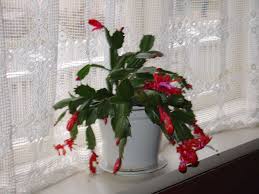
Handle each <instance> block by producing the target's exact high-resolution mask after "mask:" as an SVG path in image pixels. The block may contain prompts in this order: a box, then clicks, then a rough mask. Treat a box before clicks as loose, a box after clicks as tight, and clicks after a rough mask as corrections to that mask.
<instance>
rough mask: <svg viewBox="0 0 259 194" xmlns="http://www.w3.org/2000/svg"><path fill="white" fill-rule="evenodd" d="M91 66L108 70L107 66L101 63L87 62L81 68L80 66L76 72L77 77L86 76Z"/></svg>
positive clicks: (82, 77)
mask: <svg viewBox="0 0 259 194" xmlns="http://www.w3.org/2000/svg"><path fill="white" fill-rule="evenodd" d="M91 67H97V68H101V69H105V70H107V71H110V70H109V69H107V68H106V67H104V66H103V65H98V64H87V65H85V66H84V67H83V68H81V69H80V70H79V71H78V72H77V77H79V78H80V80H82V79H84V78H85V76H87V75H88V74H89V72H90V68H91Z"/></svg>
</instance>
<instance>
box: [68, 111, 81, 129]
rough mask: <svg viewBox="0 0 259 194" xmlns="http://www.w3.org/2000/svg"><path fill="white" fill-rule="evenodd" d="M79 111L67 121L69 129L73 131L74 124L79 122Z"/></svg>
mask: <svg viewBox="0 0 259 194" xmlns="http://www.w3.org/2000/svg"><path fill="white" fill-rule="evenodd" d="M78 115H79V112H75V113H74V114H73V115H72V117H71V118H70V119H69V120H68V122H67V130H68V131H71V130H72V129H73V127H74V125H75V124H76V123H77V120H78Z"/></svg>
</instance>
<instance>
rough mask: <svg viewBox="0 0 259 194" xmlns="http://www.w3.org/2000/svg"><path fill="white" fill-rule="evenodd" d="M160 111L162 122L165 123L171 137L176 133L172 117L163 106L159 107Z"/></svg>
mask: <svg viewBox="0 0 259 194" xmlns="http://www.w3.org/2000/svg"><path fill="white" fill-rule="evenodd" d="M158 110H159V115H160V120H161V122H162V123H164V127H165V129H166V132H167V133H168V134H169V135H172V134H173V133H174V126H173V123H172V120H171V118H170V116H169V115H168V114H167V112H166V111H165V110H164V109H163V108H162V107H161V106H158Z"/></svg>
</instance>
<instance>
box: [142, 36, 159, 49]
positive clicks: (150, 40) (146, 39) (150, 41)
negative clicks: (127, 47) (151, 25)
mask: <svg viewBox="0 0 259 194" xmlns="http://www.w3.org/2000/svg"><path fill="white" fill-rule="evenodd" d="M154 41H155V37H154V36H153V35H144V36H143V37H142V39H141V41H140V45H139V48H140V50H141V51H143V52H146V51H149V50H150V49H151V48H152V47H153V45H154Z"/></svg>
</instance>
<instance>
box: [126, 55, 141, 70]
mask: <svg viewBox="0 0 259 194" xmlns="http://www.w3.org/2000/svg"><path fill="white" fill-rule="evenodd" d="M145 62H146V60H145V59H137V58H136V56H135V55H133V56H131V57H129V58H128V59H127V61H126V63H127V68H134V69H135V70H136V69H139V68H141V67H142V66H143V65H144V63H145Z"/></svg>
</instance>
